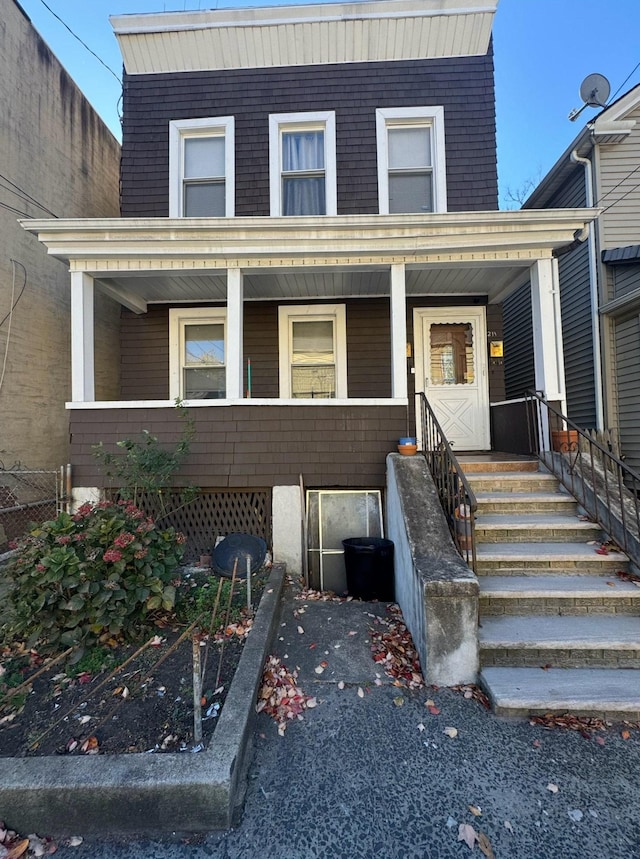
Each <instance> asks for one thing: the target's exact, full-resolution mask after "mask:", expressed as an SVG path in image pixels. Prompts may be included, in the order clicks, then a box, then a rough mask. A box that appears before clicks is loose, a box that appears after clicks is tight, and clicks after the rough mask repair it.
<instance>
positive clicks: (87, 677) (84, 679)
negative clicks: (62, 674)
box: [78, 671, 92, 684]
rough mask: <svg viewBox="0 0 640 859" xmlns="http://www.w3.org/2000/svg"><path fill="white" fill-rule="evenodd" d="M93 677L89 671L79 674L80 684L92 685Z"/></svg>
mask: <svg viewBox="0 0 640 859" xmlns="http://www.w3.org/2000/svg"><path fill="white" fill-rule="evenodd" d="M91 680H92V677H91V674H89V672H88V671H83V672H82V673H81V674H78V683H82V684H84V683H91Z"/></svg>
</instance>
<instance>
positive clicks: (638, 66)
mask: <svg viewBox="0 0 640 859" xmlns="http://www.w3.org/2000/svg"><path fill="white" fill-rule="evenodd" d="M638 69H640V63H638V65H637V66H636V67H635V69H633V71H632V72H630V73H629V74H628V75H627V76H626V78H625V79H624V80H623V81H622V83H621V84H620V86H619V87H618V89H617V90H616V91H615V92H614V94H613V95H612V96H611V98H610V99H609V104H611V102H612V101H615V97H616V96H617V95H618V93H619V92H620V90H621V89H622V87H623V86H624V85H625V84H626V82H627V81H628V80H629V78H630V77H632V75H633V73H634V72H636V71H637V70H638Z"/></svg>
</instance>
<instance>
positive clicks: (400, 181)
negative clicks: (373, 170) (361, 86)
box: [376, 107, 447, 215]
mask: <svg viewBox="0 0 640 859" xmlns="http://www.w3.org/2000/svg"><path fill="white" fill-rule="evenodd" d="M376 131H377V138H378V198H379V206H380V214H381V215H388V214H400V213H409V212H446V211H447V185H446V164H445V153H444V109H443V108H442V107H403V108H378V110H376Z"/></svg>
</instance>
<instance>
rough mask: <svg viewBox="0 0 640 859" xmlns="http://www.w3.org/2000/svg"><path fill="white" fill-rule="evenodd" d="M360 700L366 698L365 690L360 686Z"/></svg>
mask: <svg viewBox="0 0 640 859" xmlns="http://www.w3.org/2000/svg"><path fill="white" fill-rule="evenodd" d="M358 698H364V689H363V688H362V686H358Z"/></svg>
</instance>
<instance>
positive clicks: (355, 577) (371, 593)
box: [342, 537, 395, 602]
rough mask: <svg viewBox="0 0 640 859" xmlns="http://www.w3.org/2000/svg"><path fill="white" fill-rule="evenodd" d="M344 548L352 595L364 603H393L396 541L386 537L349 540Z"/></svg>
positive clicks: (348, 588)
mask: <svg viewBox="0 0 640 859" xmlns="http://www.w3.org/2000/svg"><path fill="white" fill-rule="evenodd" d="M342 545H343V546H344V566H345V569H346V572H347V590H348V592H349V595H350V596H352V597H356V598H357V599H361V600H382V601H384V602H393V600H394V599H395V588H394V577H393V543H392V541H391V540H385V539H383V538H382V537H349V538H348V539H347V540H343V541H342Z"/></svg>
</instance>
